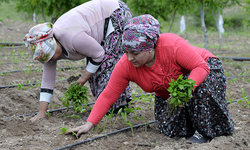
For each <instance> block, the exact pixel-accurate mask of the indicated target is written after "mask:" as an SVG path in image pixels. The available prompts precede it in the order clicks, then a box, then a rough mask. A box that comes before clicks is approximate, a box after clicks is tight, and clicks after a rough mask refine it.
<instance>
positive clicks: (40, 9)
mask: <svg viewBox="0 0 250 150" xmlns="http://www.w3.org/2000/svg"><path fill="white" fill-rule="evenodd" d="M15 1H16V7H17V9H18V11H23V12H27V13H29V14H33V13H34V12H35V13H36V14H42V16H43V18H44V21H47V20H46V18H45V16H48V17H51V22H52V23H54V22H55V21H56V20H57V19H58V18H59V17H60V16H61V15H62V14H64V13H66V12H67V11H69V10H70V9H72V8H74V7H76V6H78V5H80V4H82V3H84V2H87V1H89V0H63V1H62V0H15Z"/></svg>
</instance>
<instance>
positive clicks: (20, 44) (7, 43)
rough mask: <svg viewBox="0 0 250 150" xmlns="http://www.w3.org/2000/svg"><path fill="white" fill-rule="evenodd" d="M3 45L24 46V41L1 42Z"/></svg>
mask: <svg viewBox="0 0 250 150" xmlns="http://www.w3.org/2000/svg"><path fill="white" fill-rule="evenodd" d="M0 45H2V46H22V45H25V44H24V43H11V42H0Z"/></svg>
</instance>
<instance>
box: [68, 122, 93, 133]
mask: <svg viewBox="0 0 250 150" xmlns="http://www.w3.org/2000/svg"><path fill="white" fill-rule="evenodd" d="M92 127H94V125H93V123H91V122H87V123H86V124H85V125H82V126H79V127H76V128H72V129H68V130H67V131H66V132H65V134H69V133H71V132H75V133H77V134H76V136H78V137H79V136H80V135H81V134H83V133H87V132H89V130H90V129H91V128H92Z"/></svg>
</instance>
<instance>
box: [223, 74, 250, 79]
mask: <svg viewBox="0 0 250 150" xmlns="http://www.w3.org/2000/svg"><path fill="white" fill-rule="evenodd" d="M236 77H249V75H239V76H232V77H228V78H227V80H230V79H234V78H236Z"/></svg>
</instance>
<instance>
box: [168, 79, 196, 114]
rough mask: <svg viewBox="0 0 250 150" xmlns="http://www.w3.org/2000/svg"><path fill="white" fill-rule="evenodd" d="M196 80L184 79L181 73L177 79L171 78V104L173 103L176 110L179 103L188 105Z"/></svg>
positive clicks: (169, 89)
mask: <svg viewBox="0 0 250 150" xmlns="http://www.w3.org/2000/svg"><path fill="white" fill-rule="evenodd" d="M195 82H196V81H194V80H192V79H183V76H182V75H180V76H179V77H178V79H177V80H176V81H174V80H173V79H171V83H169V85H170V87H169V88H168V89H167V90H168V91H169V92H170V94H169V95H170V96H171V98H170V102H169V104H170V105H173V110H175V109H176V108H177V107H178V105H182V106H183V107H185V106H186V104H187V102H188V101H189V99H190V98H192V90H193V89H194V86H195Z"/></svg>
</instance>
